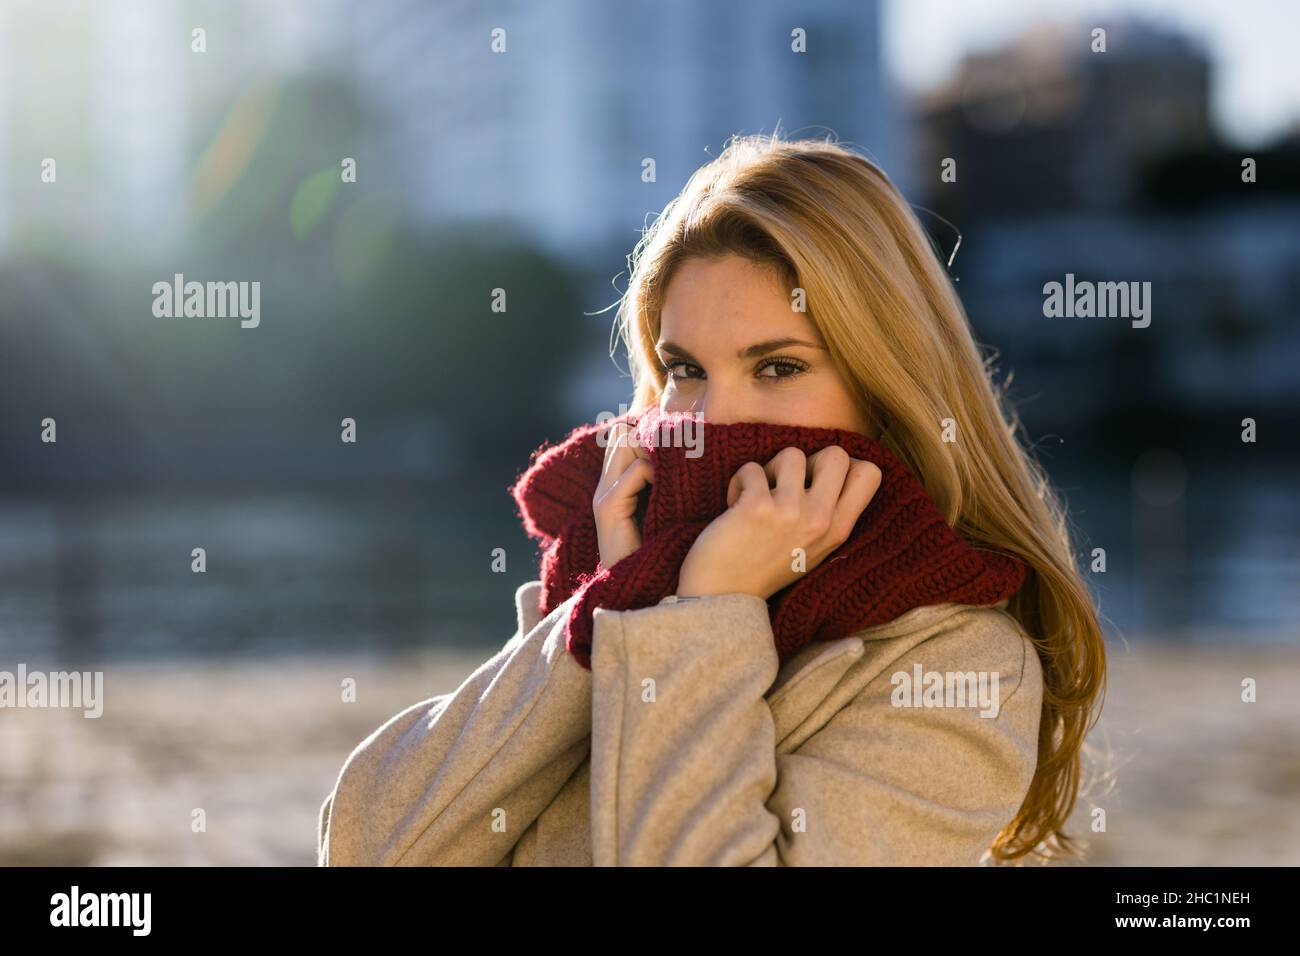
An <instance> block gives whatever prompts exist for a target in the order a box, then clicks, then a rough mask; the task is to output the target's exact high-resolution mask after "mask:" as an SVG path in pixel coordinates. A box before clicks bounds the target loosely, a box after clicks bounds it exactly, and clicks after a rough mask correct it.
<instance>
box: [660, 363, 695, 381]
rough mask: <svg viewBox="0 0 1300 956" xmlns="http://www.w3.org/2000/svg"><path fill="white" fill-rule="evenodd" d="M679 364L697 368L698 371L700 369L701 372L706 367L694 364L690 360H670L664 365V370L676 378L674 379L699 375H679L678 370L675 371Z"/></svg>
mask: <svg viewBox="0 0 1300 956" xmlns="http://www.w3.org/2000/svg"><path fill="white" fill-rule="evenodd" d="M679 366H682V367H685V368H693V369H696V370H697V371H700V372H703V371H704V369H702V368H700V367H699V366H698V365H692V364H691V363H690V362H669V363H668V364H666V365H665V366H664V372H666V373H667V374H668V376H669V377H670V378H674V379H678V378H696V377H697V376H694V375H678V374H677V373H676V372H674V371H673V369H675V368H677V367H679Z"/></svg>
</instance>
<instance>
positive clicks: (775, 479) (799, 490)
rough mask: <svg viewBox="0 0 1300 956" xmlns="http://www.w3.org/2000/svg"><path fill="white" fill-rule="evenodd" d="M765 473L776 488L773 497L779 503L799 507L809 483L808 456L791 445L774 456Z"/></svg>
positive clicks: (765, 468) (764, 470)
mask: <svg viewBox="0 0 1300 956" xmlns="http://www.w3.org/2000/svg"><path fill="white" fill-rule="evenodd" d="M763 473H764V474H765V475H766V477H767V478H768V480H769V481H770V482H771V483H772V485H773V486H774V487H775V488H776V490H775V492H773V494H772V497H773V498H774V499H775V500H776V502H777V504H779V505H785V506H788V507H791V508H797V507H799V505H800V502H801V501H802V500H803V495H804V490H805V488H806V487H807V484H808V456H807V455H805V454H804V453H803V449H801V448H796V447H795V446H793V445H791V446H790V447H789V448H782V449H781V450H780V451H779V452H777V453H776V454H775V455H773V456H772V459H771V460H770V461H769V462H768V463H767V465H766V466H765V467H764V469H763Z"/></svg>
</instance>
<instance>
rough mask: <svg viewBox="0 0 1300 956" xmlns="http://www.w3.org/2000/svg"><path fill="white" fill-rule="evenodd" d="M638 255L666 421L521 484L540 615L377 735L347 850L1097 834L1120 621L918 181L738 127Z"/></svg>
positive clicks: (520, 593) (583, 450)
mask: <svg viewBox="0 0 1300 956" xmlns="http://www.w3.org/2000/svg"><path fill="white" fill-rule="evenodd" d="M633 260H634V269H633V274H632V278H631V281H630V284H629V288H628V291H627V293H626V295H625V297H624V299H623V302H622V308H621V310H620V320H621V332H622V335H623V337H624V338H625V340H626V342H627V345H628V352H629V357H630V364H631V370H632V373H633V376H634V380H635V393H634V396H633V401H632V403H631V409H632V411H631V413H629V414H626V415H623V416H618V417H616V418H615V420H614V421H613V422H612V423H608V422H605V423H600V424H598V425H595V426H590V425H588V426H582V427H580V428H578V429H575V430H574V431H573V432H572V433H571V434H570V435H569V436H568V438H567V439H566V440H565V441H564V442H563V443H561V444H560V445H557V446H552V447H550V448H544V449H539V451H538V452H537V453H535V454H534V459H533V462H532V463H531V464H530V467H529V469H528V470H527V471H526V472H525V473H524V475H523V476H522V477H521V478H520V480H519V481H518V482H517V483H516V485H515V486H514V487H513V489H512V490H513V491H514V493H515V497H516V500H517V501H518V503H519V506H520V510H521V515H522V516H523V518H524V521H525V527H526V528H527V529H528V531H529V533H530V534H533V535H535V536H536V537H537V538H538V539H539V540H540V541H541V542H542V543H543V544H544V545H546V547H547V551H546V554H545V556H544V560H543V568H542V574H541V576H540V578H539V579H538V580H533V581H529V582H527V583H526V584H524V585H522V586H521V587H520V588H519V589H518V590H517V592H516V604H517V614H518V622H519V629H518V631H517V632H516V634H515V635H514V636H513V637H512V638H511V640H510V641H509V642H507V644H506V645H505V646H504V647H503V648H502V649H501V650H500V651H499V652H498V653H497V654H496V655H494V656H493V657H492V658H491V659H490V660H488V661H486V662H485V663H484V664H483V665H482V666H480V667H479V668H478V670H476V671H475V672H474V673H473V674H472V675H470V677H468V678H467V679H466V680H465V681H464V682H463V683H462V684H461V685H460V687H458V688H457V689H456V690H454V691H453V692H451V693H450V694H443V695H440V696H437V697H433V698H430V699H428V700H425V701H421V702H419V703H417V704H414V705H412V706H410V707H408V708H407V709H405V710H403V711H402V712H401V713H399V714H397V715H395V716H394V717H393V718H392V719H390V720H389V721H388V722H386V723H385V724H384V725H383V726H382V727H380V728H378V729H377V730H376V731H375V732H374V733H372V734H371V735H370V736H369V737H367V738H366V740H364V741H362V742H361V744H359V745H358V747H357V748H356V749H355V750H354V751H353V753H352V754H351V755H350V756H349V757H348V760H347V762H346V763H345V764H344V767H343V769H342V771H341V772H340V775H339V778H338V781H337V783H336V785H335V787H334V790H333V792H332V793H331V794H330V795H329V797H327V798H326V800H325V802H324V804H323V805H322V807H321V814H320V820H319V830H318V859H319V862H320V863H321V864H323V865H331V864H332V865H349V864H380V865H444V864H447V865H455V864H474V865H567V864H573V865H590V864H596V865H661V864H687V865H690V864H696V865H700V864H702V865H842V864H878V863H885V864H917V863H921V864H973V863H978V862H990V861H991V862H1004V861H1012V860H1018V859H1022V858H1028V857H1030V856H1036V857H1040V858H1044V859H1045V858H1051V857H1056V856H1063V855H1067V854H1070V853H1077V852H1078V851H1079V850H1078V847H1077V846H1075V845H1074V843H1073V841H1072V840H1071V838H1070V837H1068V836H1067V835H1066V834H1065V833H1064V831H1063V825H1064V823H1065V821H1066V819H1067V817H1068V816H1069V814H1070V812H1071V810H1072V808H1073V806H1074V804H1075V801H1076V799H1077V797H1078V789H1079V779H1080V771H1081V749H1082V747H1083V741H1084V738H1085V735H1086V734H1087V732H1088V730H1089V729H1090V728H1091V726H1092V724H1093V722H1094V721H1095V719H1096V716H1097V711H1098V710H1099V707H1100V700H1101V696H1102V693H1103V691H1104V684H1105V654H1104V647H1103V641H1102V636H1101V632H1100V628H1099V625H1098V621H1097V616H1096V613H1095V611H1094V608H1093V606H1092V604H1091V602H1090V599H1089V594H1088V591H1087V588H1086V586H1085V584H1084V583H1083V581H1082V580H1081V577H1080V575H1079V573H1078V571H1077V569H1076V566H1075V563H1074V559H1073V556H1072V549H1071V544H1070V539H1069V534H1068V531H1067V529H1066V526H1065V521H1064V515H1063V510H1062V508H1061V506H1060V505H1059V503H1058V501H1057V499H1056V497H1055V495H1054V493H1053V492H1052V490H1051V488H1050V486H1049V485H1048V483H1047V481H1046V479H1045V477H1044V475H1043V473H1042V472H1041V471H1040V469H1039V468H1038V467H1037V465H1036V464H1035V463H1034V461H1033V460H1032V459H1031V458H1030V457H1029V455H1028V454H1027V453H1026V451H1025V450H1024V449H1023V448H1022V447H1021V445H1020V444H1019V442H1018V440H1017V438H1016V431H1015V427H1014V425H1013V424H1012V423H1013V422H1014V417H1009V416H1008V413H1007V411H1006V410H1005V409H1004V408H1003V403H1002V398H1001V396H1000V394H999V393H998V392H997V391H996V390H995V388H994V386H993V384H992V383H991V381H990V379H989V377H988V372H987V370H986V367H985V364H984V362H983V361H982V360H981V357H980V355H979V352H978V350H977V348H976V346H975V343H974V342H973V340H972V336H971V332H970V329H969V326H968V323H967V320H966V316H965V313H964V310H963V308H962V306H961V303H960V302H959V300H958V299H957V296H956V294H955V293H954V291H953V288H952V285H951V284H950V281H949V278H948V275H947V274H946V272H945V270H944V268H943V266H942V265H941V264H940V263H939V262H938V261H937V259H936V258H935V256H934V254H933V252H932V250H931V248H930V246H929V244H928V242H927V239H926V236H925V233H924V231H923V229H922V228H921V226H920V224H919V222H918V221H917V219H916V217H915V216H914V214H913V212H912V210H911V208H910V207H909V205H908V204H907V202H906V201H905V200H904V199H903V197H902V196H901V195H900V194H899V192H898V191H897V189H896V188H895V187H894V186H893V184H892V183H891V182H890V181H889V179H888V178H887V177H886V176H885V174H884V173H883V172H882V171H881V170H880V169H879V168H877V167H876V166H875V165H874V164H873V163H871V162H870V161H868V160H867V159H865V158H863V157H862V156H860V155H858V154H857V153H855V152H853V151H850V150H848V149H845V148H843V147H841V146H840V145H838V144H835V143H833V142H827V141H819V140H804V141H786V140H783V139H780V138H778V137H771V138H766V137H746V138H736V139H733V141H732V142H731V143H730V144H729V146H728V148H727V149H726V150H725V151H724V152H723V153H722V154H721V155H720V156H719V157H718V158H717V159H716V160H714V161H712V162H710V163H708V164H707V165H705V166H704V167H702V168H701V169H700V170H698V171H697V172H696V173H695V174H694V175H693V176H692V177H691V179H690V181H689V182H688V183H687V185H686V187H685V189H684V190H683V192H682V193H681V194H680V195H679V196H678V197H677V198H676V199H675V200H674V201H673V202H672V203H670V204H669V206H668V207H667V208H666V209H665V210H664V213H663V214H662V215H661V216H660V217H659V218H658V220H657V221H656V222H655V224H654V225H653V226H652V227H651V228H650V230H649V231H648V232H647V234H646V235H645V236H644V238H643V240H642V242H641V243H640V244H639V245H638V248H637V250H636V251H635V253H634V257H633ZM692 424H698V426H699V429H700V431H699V436H698V437H700V438H702V439H703V441H702V447H701V449H700V454H698V455H695V454H694V453H693V450H692V448H691V446H690V443H689V442H688V441H681V442H677V441H672V442H669V441H664V440H663V439H664V437H665V436H671V437H672V438H673V439H684V438H689V437H690V428H691V426H692ZM656 429H662V430H661V431H656ZM656 438H658V439H659V440H658V441H656V440H655V439H656ZM792 556H793V560H792ZM954 689H956V691H957V693H954ZM962 692H967V693H969V694H970V695H972V698H974V697H978V699H979V702H980V705H979V707H975V706H972V704H973V699H972V700H966V699H964V695H963V693H962Z"/></svg>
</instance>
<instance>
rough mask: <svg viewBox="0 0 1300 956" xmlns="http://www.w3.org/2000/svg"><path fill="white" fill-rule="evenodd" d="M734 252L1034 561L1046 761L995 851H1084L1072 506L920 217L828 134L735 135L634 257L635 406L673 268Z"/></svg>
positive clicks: (1083, 671) (653, 374)
mask: <svg viewBox="0 0 1300 956" xmlns="http://www.w3.org/2000/svg"><path fill="white" fill-rule="evenodd" d="M727 254H736V255H740V256H743V257H745V258H746V259H748V260H750V261H752V262H755V263H758V264H761V265H767V266H770V267H771V268H773V269H775V270H776V271H777V274H778V275H779V276H780V277H781V278H782V280H783V281H784V282H785V283H786V285H785V288H787V289H791V290H793V289H796V288H799V289H802V290H803V291H804V303H805V306H806V310H807V314H808V316H809V318H810V319H811V320H812V322H813V323H814V324H815V325H816V327H817V328H818V329H819V330H820V332H821V334H822V336H823V339H824V341H825V343H826V345H827V347H828V349H829V352H830V355H831V358H832V360H833V361H834V362H835V364H836V366H837V368H838V369H839V371H840V373H841V374H842V375H843V376H844V380H845V381H846V382H848V383H850V385H851V387H854V388H855V392H856V393H857V395H858V397H859V400H860V402H861V405H862V408H863V411H864V412H865V413H866V414H867V416H868V418H869V420H870V421H872V422H874V423H876V425H877V427H878V428H879V429H880V439H881V441H882V442H883V443H884V444H886V445H887V446H888V447H889V448H890V449H891V450H892V451H893V452H895V453H896V454H897V455H899V456H900V457H901V458H902V459H903V460H904V461H906V462H907V463H908V464H909V465H910V466H911V467H912V468H913V469H914V471H915V472H916V473H917V475H918V476H919V478H920V479H921V480H922V482H923V484H924V485H925V488H926V490H927V491H928V492H929V493H930V495H931V497H933V499H934V501H935V502H936V503H937V504H938V507H939V510H940V511H942V512H944V513H945V514H946V516H947V518H948V521H949V523H950V524H951V525H952V526H953V527H954V528H955V529H956V530H957V531H958V532H959V533H960V534H962V535H963V536H964V537H966V539H967V540H969V541H971V542H972V543H974V544H976V545H977V546H987V547H990V548H995V549H998V550H1001V551H1006V552H1008V553H1011V554H1015V555H1016V556H1018V557H1019V558H1020V559H1021V560H1023V561H1024V562H1025V563H1026V565H1027V566H1028V568H1029V574H1028V576H1027V579H1026V582H1025V585H1024V587H1022V588H1021V590H1020V591H1019V592H1018V593H1017V594H1016V595H1015V597H1013V598H1012V599H1011V601H1010V603H1009V605H1008V608H1007V610H1008V612H1009V613H1010V614H1011V615H1012V616H1013V617H1015V618H1016V619H1017V620H1018V621H1019V622H1020V624H1021V626H1022V627H1023V628H1024V630H1025V632H1026V633H1027V634H1028V635H1029V637H1030V639H1031V640H1032V641H1033V642H1034V645H1035V646H1036V648H1037V650H1038V656H1039V660H1040V662H1041V664H1042V670H1043V683H1044V687H1043V705H1042V717H1041V723H1040V730H1039V739H1038V765H1037V769H1036V770H1035V773H1034V777H1033V780H1032V781H1031V783H1030V786H1029V790H1028V792H1027V794H1026V796H1025V799H1024V801H1023V803H1022V804H1021V807H1020V809H1019V811H1018V812H1017V814H1016V816H1015V818H1014V819H1013V820H1012V821H1011V822H1010V823H1008V824H1007V825H1006V826H1005V827H1004V828H1003V830H1002V831H1001V832H1000V833H999V834H998V836H997V838H996V839H995V840H994V842H993V844H992V846H991V847H990V848H989V851H990V856H991V857H992V859H993V860H994V861H995V862H998V863H1004V862H1010V861H1013V860H1018V859H1021V858H1025V857H1027V856H1032V857H1035V858H1038V859H1039V860H1040V861H1043V862H1046V861H1047V860H1050V859H1056V858H1060V857H1065V856H1075V855H1081V854H1082V848H1081V847H1079V846H1077V845H1076V841H1075V838H1073V837H1070V836H1068V835H1066V834H1065V833H1064V832H1063V831H1062V827H1063V826H1064V824H1065V822H1066V820H1067V819H1068V817H1069V816H1070V813H1071V811H1072V810H1073V808H1074V805H1075V802H1076V801H1077V799H1078V797H1079V792H1080V774H1081V762H1082V761H1081V751H1082V750H1083V749H1084V739H1085V737H1086V736H1087V734H1088V732H1089V730H1091V729H1092V726H1093V724H1094V723H1095V722H1096V719H1097V717H1098V716H1100V710H1101V701H1102V698H1103V697H1104V694H1105V682H1106V659H1105V646H1104V641H1103V637H1102V632H1101V626H1100V623H1099V621H1098V617H1097V613H1096V609H1095V608H1094V606H1093V603H1092V600H1091V597H1090V595H1089V592H1088V588H1087V586H1086V585H1085V583H1084V581H1083V579H1082V577H1081V575H1080V573H1079V570H1078V568H1077V566H1076V564H1075V560H1074V556H1073V548H1072V546H1071V541H1070V531H1069V528H1068V526H1067V522H1066V517H1065V510H1064V508H1063V507H1062V505H1061V502H1060V501H1059V499H1058V498H1057V496H1056V494H1055V492H1054V491H1053V489H1052V487H1051V485H1050V483H1049V482H1048V480H1047V477H1046V475H1045V473H1044V472H1043V470H1042V469H1041V467H1040V466H1039V465H1038V463H1037V462H1036V461H1035V460H1034V458H1033V457H1032V455H1031V454H1030V453H1029V451H1027V450H1026V449H1025V448H1023V447H1022V446H1021V443H1020V442H1019V440H1018V439H1017V431H1018V430H1020V423H1019V420H1018V418H1017V417H1016V416H1015V414H1014V412H1012V413H1011V414H1008V411H1007V409H1006V407H1005V405H1004V395H1003V393H1002V392H1001V390H1000V389H998V388H997V387H995V385H994V383H993V381H992V379H991V376H990V371H989V369H988V368H986V365H985V362H984V361H983V360H982V359H981V356H980V353H979V351H978V349H977V347H976V344H975V341H974V339H973V337H972V335H971V331H970V326H969V322H968V320H967V317H966V312H965V309H964V308H963V307H962V304H961V301H960V300H959V299H958V297H957V295H956V292H955V291H954V289H953V286H952V283H951V281H950V279H949V276H948V273H947V271H946V270H945V269H944V267H943V266H942V265H941V263H940V262H939V260H938V259H937V257H936V256H935V254H934V250H933V249H932V247H931V246H930V245H929V241H928V239H927V237H926V233H925V231H924V229H923V228H922V227H921V224H920V222H919V221H918V220H917V218H916V215H915V214H914V212H913V211H912V208H911V206H910V205H909V204H908V202H907V201H906V200H905V199H904V198H903V196H902V195H901V194H900V193H899V191H898V189H897V188H896V187H895V186H894V184H893V183H892V182H891V181H890V180H889V178H888V177H887V176H886V175H885V173H884V172H883V171H882V170H881V169H880V168H879V167H878V166H876V165H875V164H874V163H873V162H871V161H870V160H869V159H867V158H866V157H864V156H862V155H859V154H858V153H856V152H854V151H852V150H850V149H848V148H846V147H844V146H841V145H840V144H839V143H836V142H832V141H831V140H830V139H829V138H827V139H825V140H816V139H806V140H794V141H792V140H787V139H784V138H782V137H781V135H780V134H779V133H778V134H774V135H772V136H771V137H768V136H743V137H742V136H736V137H733V138H732V139H731V140H730V141H729V142H728V144H727V146H726V149H724V150H723V152H722V153H720V154H719V155H718V157H717V158H716V159H714V160H713V161H711V162H709V163H707V164H705V165H704V166H702V167H701V168H700V169H698V170H697V171H696V172H695V173H694V174H693V175H692V176H691V178H690V180H689V181H688V182H687V184H686V186H685V188H684V189H683V190H682V192H681V193H680V194H679V195H678V196H677V197H675V198H674V199H673V200H672V201H671V202H670V203H669V204H668V205H667V207H665V209H664V211H663V213H662V214H661V215H660V216H659V217H658V218H657V219H656V220H655V221H654V223H653V224H652V225H651V226H650V227H649V228H648V229H647V230H646V231H645V234H644V235H643V236H642V238H641V240H640V242H638V243H637V246H636V248H635V250H634V251H633V253H632V255H631V256H629V257H628V262H629V266H630V267H631V277H630V279H629V283H628V289H627V291H626V292H625V293H624V294H623V296H622V298H621V300H620V303H619V311H618V317H617V319H616V324H617V328H618V331H619V332H620V334H621V336H622V338H623V339H624V341H625V342H626V344H627V350H628V361H629V369H630V371H631V373H632V376H633V380H634V382H635V392H634V396H633V399H632V410H634V411H635V410H640V409H644V408H647V407H649V406H651V405H655V404H657V403H658V402H659V400H660V395H661V393H662V391H663V388H664V381H665V380H664V374H665V373H664V370H663V368H662V366H661V364H660V362H659V360H658V357H657V356H656V353H655V343H656V342H657V341H658V336H659V322H660V311H661V308H662V304H663V296H664V292H665V290H666V288H667V286H668V283H669V281H670V280H671V278H672V275H673V272H674V270H675V268H676V267H677V266H678V265H679V264H680V263H681V262H682V261H683V260H685V259H687V258H690V257H696V256H698V257H704V258H714V257H717V256H721V255H727ZM944 419H952V420H953V421H955V422H956V424H957V428H958V436H959V437H958V440H957V441H956V442H950V441H944V440H943V435H942V425H941V423H942V422H943V421H944Z"/></svg>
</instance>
